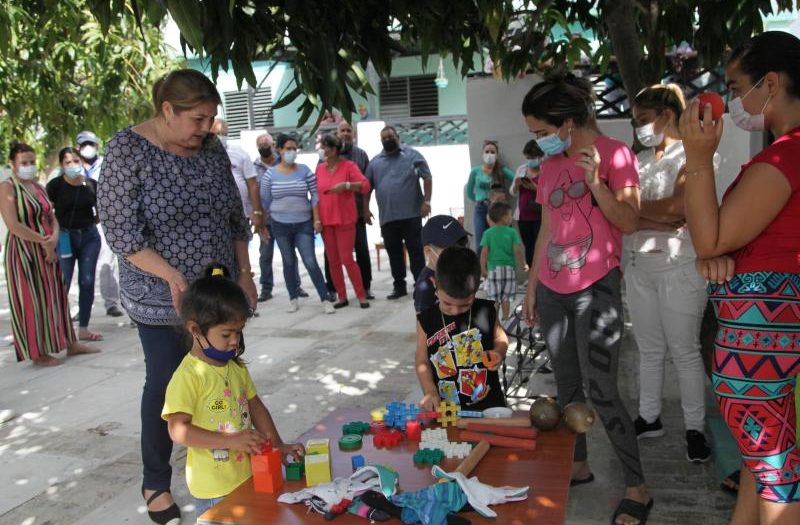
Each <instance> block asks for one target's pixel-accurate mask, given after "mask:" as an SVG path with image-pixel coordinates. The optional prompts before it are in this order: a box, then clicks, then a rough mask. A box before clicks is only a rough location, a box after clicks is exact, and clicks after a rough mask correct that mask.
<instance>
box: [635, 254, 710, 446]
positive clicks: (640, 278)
mask: <svg viewBox="0 0 800 525" xmlns="http://www.w3.org/2000/svg"><path fill="white" fill-rule="evenodd" d="M628 255H629V257H628V261H627V264H626V266H625V292H626V298H627V302H628V309H629V311H630V317H631V322H632V323H633V335H634V337H635V338H636V345H637V346H638V347H639V356H640V360H639V415H640V416H641V417H642V418H643V419H644V420H645V421H647V422H649V423H652V422H653V421H654V420H655V419H656V418H657V417H659V416H660V415H661V396H662V388H663V385H664V362H665V358H666V354H667V349H669V352H670V355H671V357H672V362H673V363H674V364H675V368H676V369H677V371H678V384H679V386H680V390H681V407H682V408H683V420H684V424H685V425H686V430H698V431H700V432H703V430H704V426H705V413H706V410H705V387H706V385H705V381H706V376H705V370H704V367H703V359H702V357H701V355H700V341H699V335H700V322H701V321H702V319H703V310H704V309H705V305H706V301H707V300H708V296H707V294H706V282H705V280H704V279H703V278H702V277H701V276H700V275H699V274H698V273H697V271H696V270H695V267H694V258H687V257H682V258H670V257H669V255H667V254H665V253H658V254H641V253H633V254H628Z"/></svg>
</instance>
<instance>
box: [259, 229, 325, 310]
mask: <svg viewBox="0 0 800 525" xmlns="http://www.w3.org/2000/svg"><path fill="white" fill-rule="evenodd" d="M272 232H273V233H274V234H275V241H276V242H277V243H278V249H279V250H280V251H281V259H283V279H284V280H285V281H286V289H287V290H288V291H289V299H297V297H298V295H299V294H298V288H300V282H299V281H298V277H297V274H296V273H295V272H294V271H293V268H297V255H296V254H295V252H294V250H295V248H296V249H297V251H299V252H300V258H301V259H302V260H303V266H305V267H306V271H307V272H308V276H309V277H311V282H313V283H314V288H316V289H317V293H318V294H319V299H320V301H326V300H327V299H328V288H327V287H326V286H325V277H323V276H322V270H320V269H319V264H317V254H316V253H314V226H313V224H312V222H311V221H310V220H308V221H305V222H296V223H284V222H278V221H272Z"/></svg>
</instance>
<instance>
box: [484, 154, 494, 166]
mask: <svg viewBox="0 0 800 525" xmlns="http://www.w3.org/2000/svg"><path fill="white" fill-rule="evenodd" d="M495 162H497V153H484V154H483V163H484V164H486V165H487V166H494V163H495Z"/></svg>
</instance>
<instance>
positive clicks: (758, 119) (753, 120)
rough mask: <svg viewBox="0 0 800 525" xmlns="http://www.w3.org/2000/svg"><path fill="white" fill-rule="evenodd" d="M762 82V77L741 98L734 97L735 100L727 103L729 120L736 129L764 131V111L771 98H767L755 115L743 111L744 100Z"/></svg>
mask: <svg viewBox="0 0 800 525" xmlns="http://www.w3.org/2000/svg"><path fill="white" fill-rule="evenodd" d="M762 80H764V77H761V79H760V80H759V81H758V82H756V83H755V84H753V87H751V88H750V90H749V91H748V92H747V93H745V94H744V96H742V97H736V98H735V99H733V100H731V101H730V102H728V112H729V113H730V115H731V120H733V123H734V124H736V125H737V126H738V127H740V128H742V129H743V130H745V131H764V110H765V109H766V107H767V104H769V101H770V99H771V98H772V96H769V97H767V100H766V102H764V106H762V108H761V112H760V113H759V114H757V115H753V114H751V113H749V112H748V111H747V110H746V109H744V104H743V103H744V99H745V98H747V95H749V94H750V93H751V92H752V91H753V90H754V89H755V88H756V86H758V85H759V84H760V83H761V81H762Z"/></svg>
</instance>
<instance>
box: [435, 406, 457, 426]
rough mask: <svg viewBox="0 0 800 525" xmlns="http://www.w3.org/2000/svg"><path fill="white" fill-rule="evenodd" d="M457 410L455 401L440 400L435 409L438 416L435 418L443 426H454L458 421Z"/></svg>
mask: <svg viewBox="0 0 800 525" xmlns="http://www.w3.org/2000/svg"><path fill="white" fill-rule="evenodd" d="M458 410H459V406H458V405H456V404H455V403H451V402H449V401H442V402H441V403H439V408H437V409H436V411H437V412H439V417H437V418H436V421H438V422H439V424H440V425H442V426H443V427H446V426H447V425H453V426H455V425H456V423H457V421H458Z"/></svg>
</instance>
